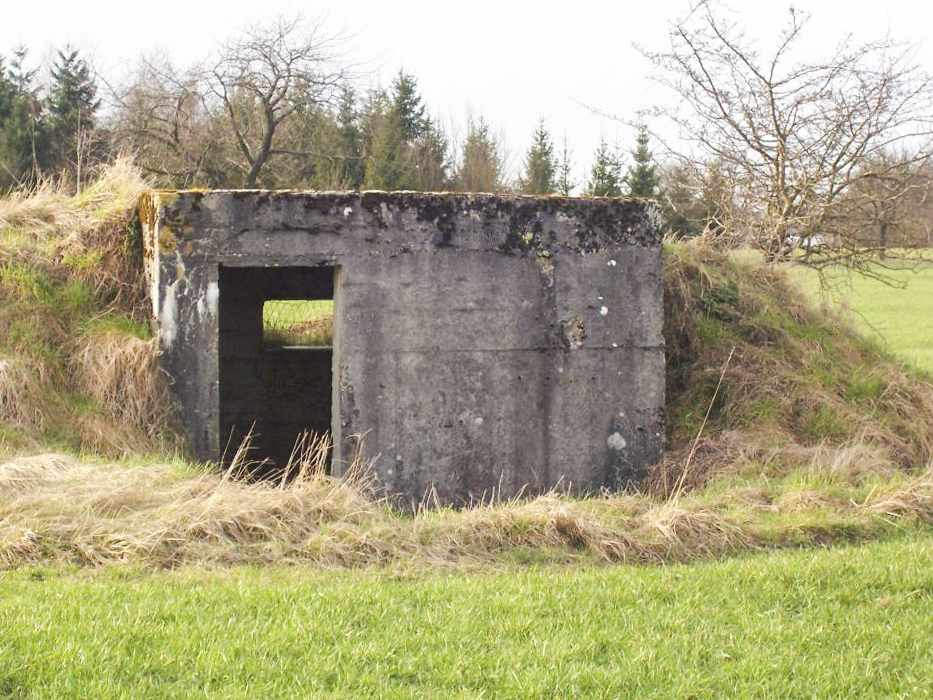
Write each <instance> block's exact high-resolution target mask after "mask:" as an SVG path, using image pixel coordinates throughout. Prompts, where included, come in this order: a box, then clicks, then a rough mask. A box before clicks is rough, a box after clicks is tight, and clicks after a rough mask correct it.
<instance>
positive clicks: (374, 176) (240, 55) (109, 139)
mask: <svg viewBox="0 0 933 700" xmlns="http://www.w3.org/2000/svg"><path fill="white" fill-rule="evenodd" d="M295 29H296V27H295V26H292V25H280V26H279V27H278V33H275V32H272V33H269V32H266V33H265V34H262V35H254V36H252V37H250V39H251V41H248V42H241V43H239V44H232V45H229V46H228V47H227V48H226V51H227V53H226V54H221V55H219V56H218V57H217V60H216V62H215V63H214V64H213V66H212V67H211V68H210V69H209V70H193V69H188V70H179V69H177V68H175V67H174V66H173V65H172V64H171V63H170V62H168V61H164V60H163V61H161V62H153V61H144V62H141V63H140V64H139V66H138V67H137V69H136V70H135V72H133V74H132V76H131V79H130V80H129V81H128V82H127V83H126V84H125V85H123V86H121V87H120V88H113V89H111V90H110V92H109V93H108V95H107V97H108V104H107V107H106V109H105V108H103V107H102V102H101V99H100V97H99V96H98V93H99V92H100V85H99V79H98V77H97V76H95V74H94V73H93V71H92V70H91V68H90V66H89V65H88V62H87V61H86V60H85V59H84V58H83V57H82V56H81V55H80V53H79V52H78V51H77V50H75V49H73V48H70V47H66V48H65V49H63V50H61V51H59V52H58V53H57V56H56V57H55V59H54V62H53V65H51V66H50V67H49V70H48V71H47V75H48V77H47V79H46V80H45V81H44V83H41V84H40V81H39V80H38V76H39V75H40V73H39V70H38V69H37V68H36V67H34V66H29V65H28V56H27V54H26V52H25V50H23V49H17V50H14V51H13V52H11V53H10V54H9V57H4V56H2V55H0V192H4V191H8V190H10V189H13V188H16V187H23V186H29V185H32V184H35V183H36V182H38V181H39V180H41V179H43V178H54V179H58V180H64V181H65V182H67V183H68V185H69V186H70V187H72V188H73V189H75V190H79V189H80V188H81V184H82V181H83V180H84V179H86V177H87V175H86V173H87V170H88V169H89V168H92V167H93V166H95V165H96V164H99V163H101V162H106V161H108V160H110V159H112V158H113V157H114V156H115V155H117V154H119V153H127V152H129V153H132V154H134V156H135V158H136V160H137V163H138V164H139V165H140V166H141V167H142V168H143V169H144V170H146V171H147V172H148V173H149V174H150V175H151V176H153V177H154V179H155V180H156V182H157V183H158V184H159V185H160V186H165V187H264V188H309V189H385V190H435V191H437V190H454V191H490V192H494V191H513V192H520V193H525V194H558V195H571V194H583V195H590V196H621V195H631V196H640V197H654V198H658V199H659V200H661V201H662V202H668V203H669V202H672V201H674V200H675V198H676V197H679V198H680V203H681V204H686V205H687V208H690V207H692V208H693V209H697V201H698V200H697V197H696V196H695V193H692V192H690V191H688V190H689V188H690V186H691V183H686V182H679V181H678V180H677V179H676V178H668V182H666V183H663V185H664V186H662V175H661V172H660V170H659V167H658V166H657V164H656V163H655V161H654V157H653V155H652V153H651V151H650V137H649V133H648V130H647V128H646V127H644V126H642V127H640V128H639V130H638V136H637V140H636V147H635V148H634V149H633V150H632V151H631V153H630V154H627V155H626V154H623V153H622V152H621V151H620V149H619V148H618V147H617V146H616V147H612V146H610V145H609V144H608V143H606V142H605V141H602V142H601V143H600V146H599V148H598V149H597V151H596V153H595V154H593V157H592V165H591V167H590V168H589V171H588V174H587V177H586V179H585V181H584V182H580V183H578V182H576V181H575V180H574V177H573V170H574V165H575V163H574V154H573V152H572V150H571V148H570V147H569V146H568V141H567V138H566V136H564V138H563V140H562V143H561V145H560V147H559V148H558V147H557V146H556V145H555V143H554V139H553V136H552V134H551V133H550V131H549V130H548V125H547V121H546V119H545V118H542V119H541V120H540V121H539V123H538V124H537V126H536V128H535V129H534V132H533V133H532V135H531V145H530V146H529V147H528V149H527V151H526V152H525V153H524V154H523V157H522V158H521V160H520V162H519V163H518V168H517V169H518V171H519V172H518V173H517V175H516V176H512V175H511V174H510V172H509V170H510V169H509V167H508V161H509V158H508V154H507V151H506V148H505V144H504V143H503V140H502V138H501V137H500V136H498V135H497V134H495V133H494V132H493V130H492V129H491V127H490V125H489V123H488V122H487V121H486V120H485V118H483V117H482V116H474V115H470V116H469V117H468V118H467V123H466V130H465V133H464V134H462V135H460V137H459V138H456V139H454V138H452V137H451V135H450V134H448V133H447V132H446V131H445V129H444V127H443V125H442V124H441V123H440V122H439V120H437V119H436V118H435V117H432V116H431V112H430V110H429V106H428V105H427V104H425V102H424V100H423V99H422V97H421V95H420V92H419V88H418V84H417V80H416V78H415V76H414V75H412V74H410V73H407V72H404V71H401V72H399V73H398V74H397V75H396V76H395V77H394V79H393V80H392V81H391V83H390V84H389V86H388V87H376V88H372V89H369V90H367V91H363V92H361V91H359V90H358V89H357V88H356V87H355V85H354V84H353V81H351V80H350V79H348V78H347V76H346V75H345V74H344V73H343V72H342V71H341V70H340V69H339V68H336V69H335V68H333V67H331V66H328V67H327V70H325V69H324V65H325V63H326V57H325V56H324V54H323V53H322V50H321V49H322V46H321V45H320V44H313V45H312V44H308V45H304V46H302V45H299V46H298V50H293V51H292V53H291V54H287V53H286V52H284V48H286V47H288V48H290V49H291V48H293V47H294V30H295ZM269 49H274V50H269ZM283 54H284V55H287V56H288V63H287V65H284V66H283V65H275V64H273V63H264V62H263V61H264V57H266V56H270V55H272V56H281V55H283ZM626 163H628V165H627V166H626ZM675 174H676V173H675ZM665 187H673V188H675V189H677V192H673V193H672V194H673V195H674V196H673V197H672V196H670V195H668V194H667V193H666V192H662V189H664V188H665ZM678 188H679V189H678ZM685 188H686V189H685ZM662 195H664V196H662ZM700 208H702V207H700ZM666 209H667V212H666V213H667V218H668V220H669V222H671V223H672V224H673V225H675V226H676V227H677V229H678V230H680V232H681V233H696V232H697V231H698V230H699V229H700V228H701V227H702V224H703V218H704V216H703V212H702V211H699V212H694V213H695V214H697V216H694V217H693V218H691V217H690V216H683V215H680V214H678V215H675V214H674V212H673V210H671V209H670V207H666Z"/></svg>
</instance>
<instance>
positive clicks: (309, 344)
mask: <svg viewBox="0 0 933 700" xmlns="http://www.w3.org/2000/svg"><path fill="white" fill-rule="evenodd" d="M262 339H263V344H264V345H265V347H266V348H267V349H276V348H329V347H332V346H333V344H334V300H333V299H299V300H295V299H288V300H286V299H270V300H268V301H266V302H264V303H263V305H262Z"/></svg>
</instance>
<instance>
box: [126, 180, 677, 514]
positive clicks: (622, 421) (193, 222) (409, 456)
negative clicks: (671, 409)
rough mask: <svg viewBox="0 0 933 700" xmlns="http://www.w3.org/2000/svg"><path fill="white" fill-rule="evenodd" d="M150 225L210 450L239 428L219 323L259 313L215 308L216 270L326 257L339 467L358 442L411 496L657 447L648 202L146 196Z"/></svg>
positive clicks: (625, 458) (176, 356) (164, 335)
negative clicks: (225, 401)
mask: <svg viewBox="0 0 933 700" xmlns="http://www.w3.org/2000/svg"><path fill="white" fill-rule="evenodd" d="M143 218H144V223H145V229H146V244H147V266H148V270H149V272H150V279H151V282H152V300H153V315H154V318H155V319H156V321H157V325H158V327H159V338H160V345H161V348H162V350H163V353H164V354H163V364H164V366H165V368H166V370H167V371H168V372H169V374H170V375H171V376H172V377H173V379H174V390H175V393H176V396H177V397H178V401H179V405H180V410H181V413H182V418H183V422H184V424H185V425H186V426H187V427H188V430H189V433H190V436H191V439H192V444H193V447H194V449H195V451H196V452H197V454H198V455H199V456H200V457H202V458H208V459H217V458H218V457H219V456H220V452H221V450H222V449H223V448H224V445H225V441H226V438H227V437H228V436H227V435H225V434H222V433H221V419H220V417H221V414H222V407H221V405H220V402H221V396H223V395H225V392H224V390H223V389H222V387H221V384H222V383H223V381H224V380H223V377H222V375H223V373H224V371H225V370H223V369H222V366H223V361H221V360H220V359H219V358H220V357H221V356H224V354H225V353H226V354H230V352H231V351H230V349H229V347H228V348H227V349H226V350H225V349H224V348H223V347H219V346H220V345H224V344H226V345H228V346H229V345H230V344H231V343H232V344H233V346H236V344H237V343H236V341H233V340H231V339H230V336H229V334H228V335H227V336H224V337H225V338H226V340H224V341H223V342H222V343H221V342H220V341H219V338H221V326H222V325H228V324H227V323H226V322H223V321H222V320H221V316H228V315H229V314H233V315H234V316H236V317H242V318H249V317H253V318H255V317H256V310H255V305H253V306H252V307H251V308H252V310H249V309H247V308H245V307H238V306H237V303H234V302H233V301H231V302H230V303H229V304H228V303H222V302H221V299H222V298H227V297H226V296H225V295H229V298H230V299H231V300H232V299H233V297H235V296H236V294H237V291H236V289H233V288H232V287H231V288H224V285H223V284H222V283H221V279H222V278H224V275H225V274H226V273H224V272H223V271H224V270H227V269H230V268H263V267H274V268H276V267H277V268H289V269H290V270H291V269H293V268H309V267H312V268H313V267H321V266H329V267H332V268H334V273H335V276H334V280H335V281H334V287H335V289H334V298H335V341H334V349H333V396H332V408H333V412H332V415H333V422H332V426H333V434H334V440H335V450H334V467H333V469H334V472H336V473H338V474H339V473H340V472H341V470H342V469H343V468H344V467H345V464H346V461H347V460H348V459H350V458H351V454H352V450H353V449H354V448H355V445H356V440H355V438H354V436H357V435H363V436H364V439H363V443H362V445H363V447H362V449H363V457H364V459H367V460H369V459H373V460H375V464H374V470H375V473H376V475H377V477H378V479H379V481H380V482H381V483H382V484H383V485H384V486H385V487H386V489H387V490H388V491H389V492H391V493H393V494H396V495H397V496H398V497H399V498H400V499H402V500H406V499H407V500H411V501H418V500H420V499H421V498H422V497H423V496H424V494H425V493H426V492H427V491H428V490H430V489H434V490H435V491H436V495H437V497H438V498H439V499H440V500H441V501H445V502H463V501H469V500H470V499H474V498H482V497H484V496H485V497H489V496H491V495H492V494H493V493H494V492H495V493H496V494H501V495H503V496H510V495H514V494H516V493H519V492H522V491H524V492H525V493H537V492H540V491H543V490H547V489H549V488H552V487H554V486H556V485H562V486H565V487H570V488H572V489H573V490H574V491H576V492H586V491H593V490H596V489H600V488H604V487H608V488H614V487H618V486H622V485H624V484H625V483H626V482H627V481H628V480H630V479H632V478H636V477H638V476H639V475H640V474H641V473H642V472H643V470H644V469H645V468H646V467H647V466H649V465H650V464H652V463H654V462H656V461H657V460H658V459H659V458H660V455H661V448H662V434H663V429H662V412H663V406H664V347H663V339H662V334H661V327H662V314H663V306H662V280H661V274H662V267H661V241H660V234H659V231H658V226H657V212H656V210H655V209H654V207H653V206H652V205H651V204H649V203H645V202H642V201H635V200H607V199H573V198H556V197H511V196H497V195H475V194H464V195H460V194H457V195H454V194H416V193H403V192H396V193H384V192H364V193H310V192H261V191H230V192H196V191H192V192H160V193H156V194H154V195H152V196H151V197H150V198H149V199H148V200H147V201H146V202H144V204H143ZM245 274H247V275H248V274H249V273H248V272H245ZM288 274H295V273H294V272H293V271H292V272H289V273H288ZM297 274H299V275H300V274H301V271H300V270H298V271H297ZM227 277H228V278H229V277H230V275H227ZM233 277H235V275H233ZM277 284H279V285H280V286H281V284H285V282H278V283H277ZM227 286H230V283H227ZM247 286H249V285H247ZM243 296H245V297H251V296H252V297H255V296H256V295H255V294H248V293H247V294H245V295H243ZM260 296H261V295H260ZM286 298H287V297H286ZM309 298H310V297H309ZM242 303H243V304H248V303H249V302H247V301H243V302H242ZM224 309H226V310H224ZM247 325H248V324H247ZM254 325H255V324H254ZM250 327H251V326H250ZM232 352H233V354H234V355H236V354H237V351H235V350H234V351H232ZM267 376H268V375H267ZM289 391H294V388H290V389H289ZM228 413H229V412H228ZM244 418H248V416H245V415H244V416H241V419H244ZM257 418H258V416H257ZM241 427H242V426H241ZM247 427H248V426H247Z"/></svg>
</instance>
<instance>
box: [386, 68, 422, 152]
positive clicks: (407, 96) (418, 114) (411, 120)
mask: <svg viewBox="0 0 933 700" xmlns="http://www.w3.org/2000/svg"><path fill="white" fill-rule="evenodd" d="M390 112H391V114H392V117H393V118H394V119H395V120H396V121H397V122H398V125H399V128H400V129H401V132H402V136H403V137H404V139H405V141H408V142H410V141H414V140H415V139H416V138H418V137H419V136H422V135H423V134H424V130H425V129H426V127H427V124H428V120H427V118H426V117H425V106H424V104H422V102H421V95H419V94H418V83H417V81H416V80H415V77H414V76H413V75H411V74H410V73H406V72H405V71H402V70H400V71H399V72H398V75H397V76H395V80H393V81H392V104H391V107H390Z"/></svg>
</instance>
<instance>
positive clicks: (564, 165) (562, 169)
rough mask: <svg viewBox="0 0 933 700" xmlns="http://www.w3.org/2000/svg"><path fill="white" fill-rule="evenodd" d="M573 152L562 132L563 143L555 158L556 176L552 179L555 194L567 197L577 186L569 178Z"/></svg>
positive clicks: (571, 169)
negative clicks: (557, 156) (558, 155)
mask: <svg viewBox="0 0 933 700" xmlns="http://www.w3.org/2000/svg"><path fill="white" fill-rule="evenodd" d="M572 157H573V152H572V151H571V150H570V148H568V146H567V135H566V134H564V145H563V148H561V150H560V157H559V158H558V160H557V178H556V180H555V181H554V190H555V191H556V192H557V194H560V195H563V196H564V197H569V196H570V193H571V192H572V191H573V189H574V188H575V187H576V186H577V183H576V181H575V180H573V179H572V178H571V173H572V171H573V160H572Z"/></svg>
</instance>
